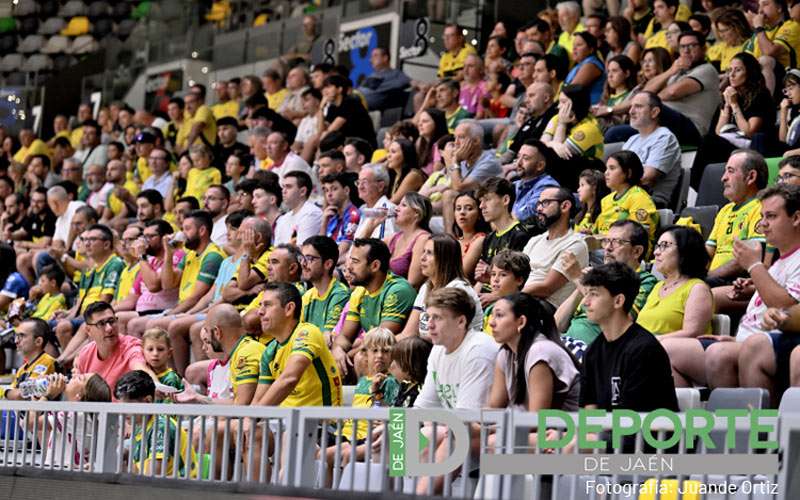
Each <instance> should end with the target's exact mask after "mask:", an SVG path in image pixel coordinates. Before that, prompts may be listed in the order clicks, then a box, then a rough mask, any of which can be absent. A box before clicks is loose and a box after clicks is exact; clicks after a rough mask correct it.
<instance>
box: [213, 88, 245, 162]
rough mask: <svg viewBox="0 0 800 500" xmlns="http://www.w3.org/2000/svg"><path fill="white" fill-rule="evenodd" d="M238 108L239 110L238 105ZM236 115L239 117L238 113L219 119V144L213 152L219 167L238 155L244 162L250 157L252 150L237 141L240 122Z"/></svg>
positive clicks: (217, 143)
mask: <svg viewBox="0 0 800 500" xmlns="http://www.w3.org/2000/svg"><path fill="white" fill-rule="evenodd" d="M228 102H231V101H228ZM236 106H237V108H238V103H237V105H236ZM236 115H238V112H237V113H235V114H233V115H229V116H225V117H222V118H217V142H216V144H215V145H214V151H213V153H214V162H215V164H216V165H217V166H221V165H222V164H224V163H226V162H227V161H228V158H229V157H230V156H231V155H237V156H239V157H240V158H242V159H243V160H244V159H247V158H248V157H249V156H250V148H248V147H247V146H246V145H244V144H242V143H241V142H239V141H238V140H237V139H238V134H239V121H238V120H237V119H236V118H235V116H236ZM245 163H247V162H245Z"/></svg>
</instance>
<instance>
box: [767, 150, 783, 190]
mask: <svg viewBox="0 0 800 500" xmlns="http://www.w3.org/2000/svg"><path fill="white" fill-rule="evenodd" d="M781 160H783V157H781V156H779V157H777V158H767V159H766V161H767V171H768V172H769V175H768V176H767V182H768V183H769V184H774V183H775V181H776V180H777V179H778V170H780V167H778V164H779V163H780V162H781Z"/></svg>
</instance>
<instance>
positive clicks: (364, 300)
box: [332, 238, 417, 376]
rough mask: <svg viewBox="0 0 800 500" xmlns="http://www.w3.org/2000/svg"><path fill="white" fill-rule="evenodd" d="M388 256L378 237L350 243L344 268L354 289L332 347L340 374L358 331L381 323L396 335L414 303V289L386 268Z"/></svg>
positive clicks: (349, 362) (389, 256)
mask: <svg viewBox="0 0 800 500" xmlns="http://www.w3.org/2000/svg"><path fill="white" fill-rule="evenodd" d="M390 259H391V252H389V247H387V246H386V243H384V242H383V241H381V240H378V239H375V238H363V239H362V238H358V239H356V240H355V241H354V242H353V247H352V248H351V250H350V258H349V259H348V262H347V271H348V273H350V276H352V280H351V281H350V284H351V285H353V286H355V287H356V288H355V290H353V293H352V294H351V295H350V309H349V311H348V313H347V317H346V319H345V323H344V326H343V327H342V331H341V332H340V334H339V335H337V336H336V338H335V339H334V344H333V348H332V352H333V355H334V357H335V358H336V362H337V364H338V366H339V369H340V370H341V372H342V376H344V375H346V374H347V372H348V366H351V365H352V360H351V359H350V357H349V356H348V353H351V352H352V353H353V354H355V350H354V349H353V348H354V347H357V346H355V345H354V342H355V339H356V336H357V334H358V332H359V331H361V330H364V331H369V330H371V329H372V328H375V327H377V326H380V327H383V328H388V329H389V330H391V331H392V332H394V333H395V334H398V333H400V332H401V331H403V326H404V325H405V323H406V319H408V315H409V313H410V312H411V308H412V306H413V305H414V298H415V297H416V296H417V292H416V290H414V288H413V287H412V286H411V285H410V284H409V283H408V281H406V280H405V279H404V278H401V277H400V276H397V275H395V274H394V273H392V272H390V271H389V260H390ZM351 349H353V350H352V351H351Z"/></svg>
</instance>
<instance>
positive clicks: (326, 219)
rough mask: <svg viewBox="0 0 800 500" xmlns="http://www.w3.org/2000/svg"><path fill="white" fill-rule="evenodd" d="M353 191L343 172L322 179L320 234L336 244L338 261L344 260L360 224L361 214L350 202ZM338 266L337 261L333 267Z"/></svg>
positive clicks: (353, 188)
mask: <svg viewBox="0 0 800 500" xmlns="http://www.w3.org/2000/svg"><path fill="white" fill-rule="evenodd" d="M355 189H356V187H355V186H354V185H353V184H352V183H351V182H350V179H349V176H348V175H347V174H346V173H344V172H340V173H338V174H332V175H327V176H325V177H322V192H323V193H324V195H325V208H324V210H323V211H322V223H321V224H320V234H321V235H323V236H327V237H328V238H331V239H333V241H334V242H336V244H337V245H338V247H339V258H340V259H344V258H345V255H347V251H348V250H350V245H352V244H353V240H354V239H355V237H356V230H357V229H358V225H359V223H360V222H361V213H360V212H359V211H358V208H356V206H355V205H353V203H352V202H351V201H350V199H351V196H350V193H351V192H352V191H354V190H355ZM341 263H343V262H341ZM339 264H340V262H339V261H337V262H334V267H336V266H338V265H339Z"/></svg>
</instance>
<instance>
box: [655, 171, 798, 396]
mask: <svg viewBox="0 0 800 500" xmlns="http://www.w3.org/2000/svg"><path fill="white" fill-rule="evenodd" d="M759 198H760V200H761V214H762V219H761V221H762V222H761V227H762V229H763V231H764V236H765V237H766V239H767V244H769V245H772V246H774V247H775V248H776V249H777V251H778V252H780V255H781V256H782V257H781V258H779V259H778V260H777V261H776V262H775V263H774V264H772V266H770V268H769V270H767V268H766V267H765V266H764V265H763V264H762V262H761V249H760V248H758V249H756V248H755V246H751V245H750V244H749V243H748V242H746V241H736V242H734V255H735V257H734V258H735V259H736V260H737V262H738V263H739V265H740V266H741V267H742V268H744V269H747V270H748V271H749V274H750V277H751V278H752V280H753V284H754V286H755V293H754V295H753V297H752V298H751V299H750V302H749V304H748V305H747V312H746V313H745V315H744V317H743V318H742V320H741V321H740V323H739V330H738V332H737V334H736V337H735V338H733V337H722V336H714V337H710V336H706V337H701V338H698V339H670V340H669V342H668V341H666V340H665V341H664V347H665V348H666V349H667V351H668V352H669V354H670V360H671V361H672V370H673V377H674V378H675V383H676V385H679V386H682V387H685V386H688V385H689V384H691V383H699V384H708V385H709V387H736V386H742V387H763V388H765V389H768V390H770V395H771V397H772V399H771V402H772V405H774V406H777V402H778V399H779V397H780V394H781V393H782V392H783V388H785V387H786V385H787V383H788V373H789V370H788V364H789V362H788V360H789V357H790V354H791V351H792V350H793V349H794V347H795V346H796V345H797V337H796V336H789V335H787V336H784V335H781V334H780V333H779V332H775V331H769V330H766V329H765V325H764V324H763V323H762V318H764V315H765V313H766V312H767V309H768V308H770V307H772V308H781V309H786V308H790V307H792V306H794V305H795V304H797V302H798V299H800V276H798V270H800V265H798V258H800V254H798V252H797V251H796V249H797V247H798V246H800V230H799V229H798V227H797V223H796V222H795V219H796V214H797V207H798V203H800V191H798V188H796V187H794V186H786V185H778V186H773V187H770V188H767V189H765V190H764V191H762V192H761V193H760V194H759ZM766 326H769V323H768V322H766ZM778 367H780V370H781V371H778Z"/></svg>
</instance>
